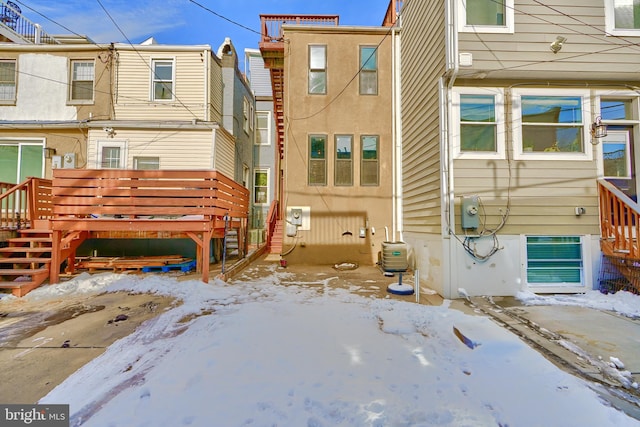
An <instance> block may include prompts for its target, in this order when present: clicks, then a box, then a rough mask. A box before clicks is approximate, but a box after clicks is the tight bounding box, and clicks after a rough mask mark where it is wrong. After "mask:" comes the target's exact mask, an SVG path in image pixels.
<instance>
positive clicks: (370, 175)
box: [360, 135, 380, 187]
mask: <svg viewBox="0 0 640 427" xmlns="http://www.w3.org/2000/svg"><path fill="white" fill-rule="evenodd" d="M379 141H380V138H379V136H378V135H362V136H361V137H360V143H361V152H360V161H361V163H360V185H361V186H363V187H364V186H377V185H379V184H380V144H379Z"/></svg>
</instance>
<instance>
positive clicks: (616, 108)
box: [600, 98, 633, 120]
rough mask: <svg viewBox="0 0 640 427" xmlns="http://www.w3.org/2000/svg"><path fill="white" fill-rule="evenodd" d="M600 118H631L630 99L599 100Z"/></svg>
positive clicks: (631, 107)
mask: <svg viewBox="0 0 640 427" xmlns="http://www.w3.org/2000/svg"><path fill="white" fill-rule="evenodd" d="M600 116H601V117H602V120H633V101H632V100H631V99H606V98H603V99H602V100H601V101H600Z"/></svg>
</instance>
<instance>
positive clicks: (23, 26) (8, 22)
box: [0, 0, 60, 44]
mask: <svg viewBox="0 0 640 427" xmlns="http://www.w3.org/2000/svg"><path fill="white" fill-rule="evenodd" d="M0 23H2V24H4V26H5V27H6V28H8V29H9V30H10V31H11V32H12V33H14V34H15V35H17V36H18V37H20V38H21V39H23V40H24V41H27V42H31V43H34V44H59V43H60V42H59V41H58V40H56V39H54V38H53V37H52V36H50V35H49V34H47V33H45V32H44V31H43V30H42V27H40V25H38V24H35V23H33V22H31V21H29V20H28V19H27V18H25V17H24V16H23V15H22V10H20V7H19V6H18V5H17V4H16V3H14V2H12V1H7V2H5V1H2V0H0Z"/></svg>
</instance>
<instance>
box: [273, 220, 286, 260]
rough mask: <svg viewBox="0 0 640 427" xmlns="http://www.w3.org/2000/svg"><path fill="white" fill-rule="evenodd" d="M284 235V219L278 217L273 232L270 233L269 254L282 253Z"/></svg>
mask: <svg viewBox="0 0 640 427" xmlns="http://www.w3.org/2000/svg"><path fill="white" fill-rule="evenodd" d="M283 236H284V221H283V220H281V219H279V220H277V221H276V223H275V227H274V229H273V234H272V235H271V242H270V243H269V253H270V254H281V253H282V240H283Z"/></svg>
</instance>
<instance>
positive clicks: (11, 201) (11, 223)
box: [0, 178, 51, 230]
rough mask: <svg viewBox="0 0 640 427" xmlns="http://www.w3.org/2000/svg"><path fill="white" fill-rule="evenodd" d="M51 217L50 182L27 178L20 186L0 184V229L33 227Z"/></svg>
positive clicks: (48, 180)
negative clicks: (35, 223) (37, 221)
mask: <svg viewBox="0 0 640 427" xmlns="http://www.w3.org/2000/svg"><path fill="white" fill-rule="evenodd" d="M50 217H51V180H50V179H43V178H27V179H26V180H25V181H23V182H22V183H20V184H10V183H6V182H0V229H2V230H18V229H21V228H31V227H33V222H34V221H35V220H39V219H48V218H50Z"/></svg>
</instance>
